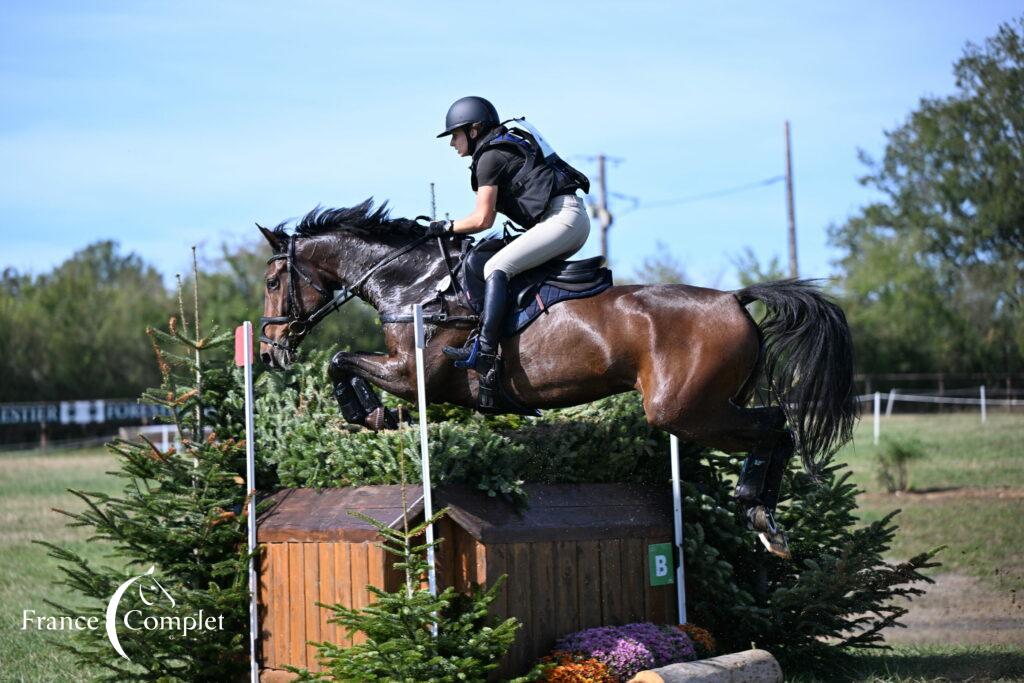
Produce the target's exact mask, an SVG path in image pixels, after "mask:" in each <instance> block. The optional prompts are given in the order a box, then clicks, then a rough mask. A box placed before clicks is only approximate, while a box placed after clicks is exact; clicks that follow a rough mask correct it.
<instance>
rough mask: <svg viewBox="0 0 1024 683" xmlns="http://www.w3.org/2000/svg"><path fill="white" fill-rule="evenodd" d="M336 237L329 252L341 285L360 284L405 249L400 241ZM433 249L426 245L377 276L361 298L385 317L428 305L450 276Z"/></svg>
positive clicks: (400, 258)
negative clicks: (417, 305) (444, 279)
mask: <svg viewBox="0 0 1024 683" xmlns="http://www.w3.org/2000/svg"><path fill="white" fill-rule="evenodd" d="M335 237H336V239H335V243H334V244H333V245H332V248H331V249H330V250H329V251H330V253H331V255H332V256H331V259H332V260H333V261H334V263H333V264H331V265H332V271H333V272H334V273H335V277H336V278H337V279H338V281H339V283H341V284H344V285H347V286H352V285H355V284H356V283H358V282H359V280H360V279H361V278H362V277H363V276H364V275H365V274H366V273H368V272H370V270H371V269H373V268H375V267H376V266H377V265H378V264H380V263H382V262H383V261H385V260H386V259H388V257H389V256H391V255H393V254H394V253H395V252H396V251H397V250H399V249H401V248H402V246H404V245H403V244H401V243H399V242H398V241H395V242H394V243H392V242H391V241H379V242H378V241H371V240H367V239H364V238H362V237H360V236H358V235H354V234H343V235H337V236H335ZM431 245H432V243H431V242H427V243H425V244H422V245H420V246H419V247H417V248H415V249H413V250H412V251H410V252H408V253H406V254H402V255H401V256H399V257H398V258H397V259H395V260H394V261H391V262H390V263H387V264H385V265H384V266H383V267H381V268H380V269H379V270H377V271H376V272H374V273H373V274H372V275H371V276H370V278H369V280H367V281H366V283H365V284H363V285H362V286H361V287H359V290H358V292H357V294H358V295H359V298H361V299H363V300H364V301H366V302H367V303H368V304H370V305H371V306H373V307H374V308H375V309H377V310H378V311H380V312H381V313H384V312H387V313H398V312H406V311H407V310H408V309H409V307H410V306H412V305H413V304H418V303H426V302H427V301H428V300H429V299H430V298H432V297H433V296H434V292H435V290H436V287H437V284H438V283H439V282H440V281H441V279H442V278H443V277H444V275H445V274H447V271H444V264H443V262H442V261H441V258H440V254H437V253H434V251H431ZM442 271H444V272H442Z"/></svg>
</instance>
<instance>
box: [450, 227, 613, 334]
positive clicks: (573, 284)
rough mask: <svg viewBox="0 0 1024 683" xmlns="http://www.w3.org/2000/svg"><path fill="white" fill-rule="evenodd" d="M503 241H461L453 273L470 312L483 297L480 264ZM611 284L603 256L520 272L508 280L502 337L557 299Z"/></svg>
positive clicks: (591, 293) (579, 295)
mask: <svg viewBox="0 0 1024 683" xmlns="http://www.w3.org/2000/svg"><path fill="white" fill-rule="evenodd" d="M506 244H507V242H506V241H505V240H504V239H502V238H497V237H495V238H490V239H485V240H481V241H479V242H475V243H470V242H469V241H468V240H467V241H466V242H465V243H464V245H465V246H464V249H466V252H465V253H464V254H463V256H462V258H461V259H460V260H459V263H458V265H457V266H456V267H455V269H454V272H455V277H456V278H457V279H458V284H459V286H460V287H461V288H462V291H464V292H465V293H466V298H467V299H468V301H469V305H470V306H471V307H472V308H473V310H474V312H476V313H477V314H479V313H480V312H481V309H482V307H483V300H484V264H486V263H487V261H488V260H490V258H491V257H492V256H494V254H496V253H497V252H498V250H500V249H501V248H502V247H504V246H505V245H506ZM611 286H612V271H611V270H609V269H608V268H607V267H606V266H605V258H604V257H603V256H594V257H592V258H588V259H581V260H577V261H565V260H556V261H549V262H548V263H545V264H543V265H540V266H537V267H536V268H532V269H530V270H528V271H526V272H524V273H520V274H519V275H517V276H515V277H514V278H512V279H511V280H510V281H509V297H510V301H511V302H512V304H511V305H510V306H509V312H508V314H507V315H506V317H505V323H504V325H503V329H502V337H512V336H515V335H517V334H519V333H520V332H522V331H523V330H525V329H526V328H527V327H529V325H530V324H531V323H532V322H533V321H534V320H536V319H537V318H538V317H540V315H541V314H542V313H546V312H547V310H548V309H549V308H550V307H551V306H553V305H555V304H557V303H559V302H561V301H569V300H571V299H584V298H586V297H590V296H594V295H596V294H600V293H601V292H603V291H604V290H606V289H608V288H609V287H611Z"/></svg>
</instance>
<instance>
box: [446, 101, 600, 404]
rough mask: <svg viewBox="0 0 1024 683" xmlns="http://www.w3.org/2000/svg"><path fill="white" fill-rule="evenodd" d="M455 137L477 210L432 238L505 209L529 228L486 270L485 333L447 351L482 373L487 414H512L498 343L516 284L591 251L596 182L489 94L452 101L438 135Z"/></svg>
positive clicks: (480, 397)
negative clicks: (591, 193) (508, 118)
mask: <svg viewBox="0 0 1024 683" xmlns="http://www.w3.org/2000/svg"><path fill="white" fill-rule="evenodd" d="M531 130H532V129H531ZM533 132H536V131H533ZM447 135H451V136H452V139H451V146H452V147H454V148H455V152H456V153H457V154H458V155H459V156H460V157H471V158H472V163H471V164H470V167H469V174H470V185H471V186H472V188H473V190H474V191H475V192H476V207H475V208H474V209H473V212H472V213H470V214H469V215H468V216H466V217H465V218H460V219H459V220H455V221H451V220H443V221H433V222H432V223H430V227H429V228H428V234H431V235H445V234H450V233H458V234H472V233H476V232H481V231H483V230H487V229H489V228H490V227H492V226H493V225H494V218H495V214H496V213H497V212H500V213H502V214H504V215H505V216H507V217H508V218H509V219H510V220H512V221H513V222H515V223H516V224H518V225H519V226H520V227H522V228H524V229H525V230H526V232H525V233H523V234H522V235H520V236H519V237H516V238H515V239H513V240H512V241H511V242H509V243H508V244H507V245H506V246H505V247H503V248H502V249H501V250H499V251H498V252H497V253H495V254H494V256H492V257H491V258H490V259H489V260H488V261H487V263H486V264H485V266H484V279H485V283H486V285H485V292H486V293H485V296H484V303H483V310H482V313H481V316H480V330H479V334H478V335H477V336H476V337H475V338H471V340H470V342H469V343H467V345H466V346H465V347H462V348H456V347H446V348H445V350H444V352H445V354H447V355H448V356H451V357H452V358H454V359H456V366H457V367H465V368H470V367H472V368H475V369H476V372H477V375H478V376H479V383H480V384H479V392H478V394H477V407H478V408H479V409H480V410H481V411H482V412H504V408H503V405H502V404H503V403H507V402H506V401H503V400H502V394H501V391H500V385H499V382H500V357H499V356H498V342H499V341H500V337H501V329H502V323H503V321H504V318H505V315H506V313H507V311H508V299H509V295H508V283H509V280H511V279H512V278H513V277H515V276H516V275H518V274H519V273H522V272H524V271H526V270H529V269H530V268H535V267H537V266H539V265H541V264H543V263H546V262H547V261H550V260H552V259H556V258H566V257H568V256H570V255H572V254H574V253H576V252H577V251H579V250H580V249H581V248H582V247H583V245H584V243H585V242H586V241H587V236H588V235H589V234H590V219H589V217H588V216H587V210H586V208H585V206H584V204H583V199H582V198H581V197H579V196H577V194H576V190H578V189H582V190H583V191H584V192H586V191H587V190H589V187H590V184H589V181H588V180H587V178H586V176H584V175H583V174H582V173H580V172H579V171H577V170H576V169H574V168H572V167H571V166H569V165H568V164H567V163H565V162H564V161H562V160H561V159H560V158H558V156H557V155H555V154H553V153H549V154H548V155H547V156H545V154H544V153H543V151H542V149H541V145H540V144H539V143H538V142H537V140H536V138H535V137H534V136H533V135H531V134H530V133H525V132H524V131H522V130H520V129H519V128H513V129H512V130H510V129H509V128H506V127H505V126H504V125H502V123H501V121H500V120H499V118H498V112H497V110H496V109H495V108H494V105H493V104H491V103H490V102H488V101H487V100H485V99H484V98H482V97H463V98H462V99H459V100H456V102H455V103H454V104H452V106H451V107H450V108H449V109H448V114H447V116H446V117H445V129H444V131H443V132H442V133H441V134H440V135H438V136H437V137H439V138H440V137H445V136H447ZM506 407H507V406H506Z"/></svg>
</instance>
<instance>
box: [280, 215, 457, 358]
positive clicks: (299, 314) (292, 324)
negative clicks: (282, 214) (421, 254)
mask: <svg viewBox="0 0 1024 683" xmlns="http://www.w3.org/2000/svg"><path fill="white" fill-rule="evenodd" d="M428 239H429V237H427V236H426V235H423V236H420V237H417V238H416V239H414V240H413V241H412V242H409V244H406V245H405V246H404V247H401V248H399V249H396V250H395V251H393V252H391V253H390V254H388V255H387V256H385V257H384V258H383V259H381V260H380V261H378V262H377V263H376V264H375V265H373V266H372V267H371V268H370V269H369V270H367V271H366V272H365V273H363V275H362V276H361V277H360V278H359V279H358V280H356V282H355V283H353V284H352V285H351V286H346V287H345V288H344V289H341V290H339V291H338V292H337V293H336V294H335V295H334V296H331V295H329V294H328V293H327V292H326V291H324V289H323V288H322V287H320V286H319V285H317V284H316V283H315V282H313V278H311V277H310V276H309V275H307V274H306V272H305V271H304V270H302V268H300V267H299V265H298V264H297V263H296V262H295V235H289V237H288V249H287V251H286V252H285V253H283V254H274V255H273V256H271V257H270V258H269V259H267V263H268V264H270V263H273V262H274V261H280V260H281V259H285V260H286V261H287V268H288V307H287V309H286V310H285V314H284V315H275V316H263V317H261V318H260V341H261V342H264V343H266V344H269V345H271V346H273V347H275V348H278V349H281V350H282V351H292V350H293V349H292V347H291V345H290V344H289V341H290V340H293V339H296V340H297V339H301V338H302V337H304V336H305V335H306V334H308V333H309V331H310V330H312V329H313V327H314V326H315V325H316V324H317V323H319V322H320V321H321V320H323V319H324V318H326V317H327V316H328V315H330V314H331V313H333V312H334V311H336V310H338V309H339V308H341V307H342V306H344V305H345V304H346V303H348V302H349V301H351V300H352V299H354V298H355V297H356V292H357V291H358V290H359V288H360V287H362V286H363V285H364V284H366V281H367V280H369V279H370V276H371V275H373V274H374V273H376V272H377V271H378V270H380V269H381V268H383V267H384V266H386V265H387V264H389V263H391V262H392V261H394V260H395V259H397V258H398V257H400V256H403V255H404V254H407V253H409V252H410V251H412V250H413V249H415V248H416V247H418V246H420V245H421V244H423V243H424V242H426V241H427V240H428ZM299 278H302V279H303V280H305V282H306V284H308V285H309V286H310V287H312V288H313V289H315V290H316V291H317V293H318V294H320V296H321V298H324V299H329V300H328V301H327V302H326V303H325V304H323V305H322V306H320V307H319V308H317V309H316V310H315V311H313V312H312V313H310V314H309V315H308V316H306V315H304V311H303V310H302V300H301V299H300V298H298V297H297V296H296V292H297V291H298V279H299ZM448 319H451V316H449V317H448ZM382 320H383V317H382ZM281 323H285V324H286V325H287V326H288V330H287V332H286V333H285V339H284V342H283V343H282V342H279V341H277V340H275V339H271V338H270V337H268V336H267V334H266V329H267V325H279V324H281ZM296 345H297V343H296Z"/></svg>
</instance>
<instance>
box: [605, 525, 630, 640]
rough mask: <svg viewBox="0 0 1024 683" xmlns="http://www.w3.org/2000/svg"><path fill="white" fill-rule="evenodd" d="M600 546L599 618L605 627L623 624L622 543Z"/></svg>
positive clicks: (608, 542) (609, 542)
mask: <svg viewBox="0 0 1024 683" xmlns="http://www.w3.org/2000/svg"><path fill="white" fill-rule="evenodd" d="M599 543H600V544H601V618H602V619H603V620H604V624H605V625H606V626H618V625H620V624H624V623H625V622H624V621H623V619H622V541H620V540H619V539H617V538H615V539H610V540H607V541H599Z"/></svg>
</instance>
